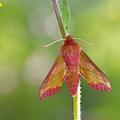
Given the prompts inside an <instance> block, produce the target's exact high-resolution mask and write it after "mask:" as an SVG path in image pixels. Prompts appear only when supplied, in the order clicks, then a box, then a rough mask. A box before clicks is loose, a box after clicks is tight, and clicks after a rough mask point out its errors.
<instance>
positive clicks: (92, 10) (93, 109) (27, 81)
mask: <svg viewBox="0 0 120 120" xmlns="http://www.w3.org/2000/svg"><path fill="white" fill-rule="evenodd" d="M0 2H2V3H3V6H2V7H0V120H8V119H9V120H73V113H72V97H71V95H70V94H69V91H68V88H67V85H66V83H64V84H63V88H62V90H61V91H60V92H59V93H58V94H56V95H55V96H53V97H48V98H46V99H44V100H43V101H40V100H39V96H38V92H39V87H40V85H41V84H42V81H43V80H44V78H45V76H46V74H47V73H48V71H49V69H50V68H51V66H52V64H53V62H54V60H55V58H56V56H57V54H58V53H59V48H60V46H61V44H62V43H56V44H54V45H52V46H50V47H48V48H43V46H44V45H46V44H49V43H51V42H52V41H54V40H56V39H59V38H61V36H60V33H59V29H58V26H57V22H56V19H55V17H54V14H53V10H52V7H51V3H50V1H45V0H44V1H43V0H35V1H33V0H2V1H0ZM69 5H70V10H71V22H70V34H72V35H73V36H74V37H79V38H83V39H86V40H88V41H90V42H93V43H95V44H96V46H90V45H87V44H85V43H82V42H79V43H80V44H81V45H82V46H83V49H84V51H85V52H86V53H87V54H88V55H89V57H90V58H91V59H92V60H93V61H94V62H95V63H96V64H97V66H98V67H100V68H101V70H102V71H104V73H105V74H106V75H107V76H108V78H109V79H110V81H111V83H112V87H113V91H112V93H110V94H109V93H107V92H99V91H95V90H93V89H91V88H90V87H88V86H87V83H86V81H85V80H84V79H82V80H81V81H82V83H81V86H82V120H88V119H89V120H106V119H107V120H120V114H119V111H120V107H119V106H120V102H119V100H120V92H119V91H120V90H119V88H120V75H119V71H120V65H119V63H120V47H119V46H120V40H119V39H120V1H119V0H76V1H75V0H69Z"/></svg>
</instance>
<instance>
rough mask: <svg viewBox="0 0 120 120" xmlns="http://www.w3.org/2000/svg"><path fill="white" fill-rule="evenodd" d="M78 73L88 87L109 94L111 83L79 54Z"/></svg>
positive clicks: (86, 57)
mask: <svg viewBox="0 0 120 120" xmlns="http://www.w3.org/2000/svg"><path fill="white" fill-rule="evenodd" d="M79 67H80V73H81V74H82V75H83V76H84V77H85V79H86V80H87V82H88V85H89V86H90V87H92V88H94V89H96V90H106V91H108V92H111V90H112V87H111V83H110V81H109V80H108V78H107V77H106V75H105V74H104V73H103V72H102V71H101V70H100V69H99V68H98V67H97V66H96V65H95V64H94V63H93V62H92V60H91V59H90V58H89V57H88V56H87V55H86V54H85V52H84V51H82V50H81V52H80V65H79Z"/></svg>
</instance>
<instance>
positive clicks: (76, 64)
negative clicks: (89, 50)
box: [39, 35, 112, 100]
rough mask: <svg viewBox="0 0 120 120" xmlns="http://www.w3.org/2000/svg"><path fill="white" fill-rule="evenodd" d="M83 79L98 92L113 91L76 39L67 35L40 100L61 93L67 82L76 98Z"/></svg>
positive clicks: (46, 79) (40, 93) (43, 85)
mask: <svg viewBox="0 0 120 120" xmlns="http://www.w3.org/2000/svg"><path fill="white" fill-rule="evenodd" d="M81 77H84V78H85V79H86V81H87V83H88V85H89V86H90V87H92V88H94V89H96V90H100V91H102V90H105V91H108V92H111V90H112V87H111V83H110V81H109V79H108V78H107V77H106V75H105V74H104V73H103V72H102V71H101V70H100V69H99V68H98V67H97V66H96V65H95V64H94V62H93V61H92V60H91V59H90V58H89V57H88V56H87V54H86V53H85V52H84V51H83V50H82V47H81V46H80V45H79V44H78V43H77V42H76V41H75V39H74V38H73V37H72V36H71V35H67V37H66V39H65V40H64V44H63V45H62V46H61V48H60V53H59V54H58V56H57V58H56V60H55V62H54V64H53V66H52V68H51V69H50V71H49V73H48V75H47V76H46V78H45V80H44V82H43V84H42V86H41V88H40V92H39V96H40V100H42V99H43V98H45V97H48V96H52V95H54V94H56V93H57V92H58V91H60V90H61V88H62V83H63V82H64V81H66V82H67V85H68V88H69V91H70V93H71V95H72V96H75V95H76V93H77V89H78V85H79V83H80V78H81Z"/></svg>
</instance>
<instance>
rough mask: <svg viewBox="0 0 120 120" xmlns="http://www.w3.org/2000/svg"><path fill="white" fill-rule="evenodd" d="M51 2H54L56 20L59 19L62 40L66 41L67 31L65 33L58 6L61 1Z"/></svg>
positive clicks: (54, 0)
mask: <svg viewBox="0 0 120 120" xmlns="http://www.w3.org/2000/svg"><path fill="white" fill-rule="evenodd" d="M51 1H52V5H53V9H54V11H55V15H56V18H57V22H58V25H59V28H60V32H61V35H62V38H63V39H65V38H66V31H65V28H64V24H63V21H62V17H61V12H60V8H59V5H58V1H59V0H51Z"/></svg>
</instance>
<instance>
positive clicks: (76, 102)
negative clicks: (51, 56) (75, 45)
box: [51, 0, 81, 120]
mask: <svg viewBox="0 0 120 120" xmlns="http://www.w3.org/2000/svg"><path fill="white" fill-rule="evenodd" d="M58 1H59V0H51V2H52V5H53V9H54V11H55V15H56V18H57V22H58V25H59V28H60V32H61V35H62V38H63V39H65V38H66V35H67V33H66V30H65V28H64V24H63V21H62V17H61V12H60V8H59V5H58ZM80 93H81V91H80V85H78V92H77V94H76V96H75V97H74V98H73V108H74V120H81V116H80V115H81V111H80V98H81V95H80Z"/></svg>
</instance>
